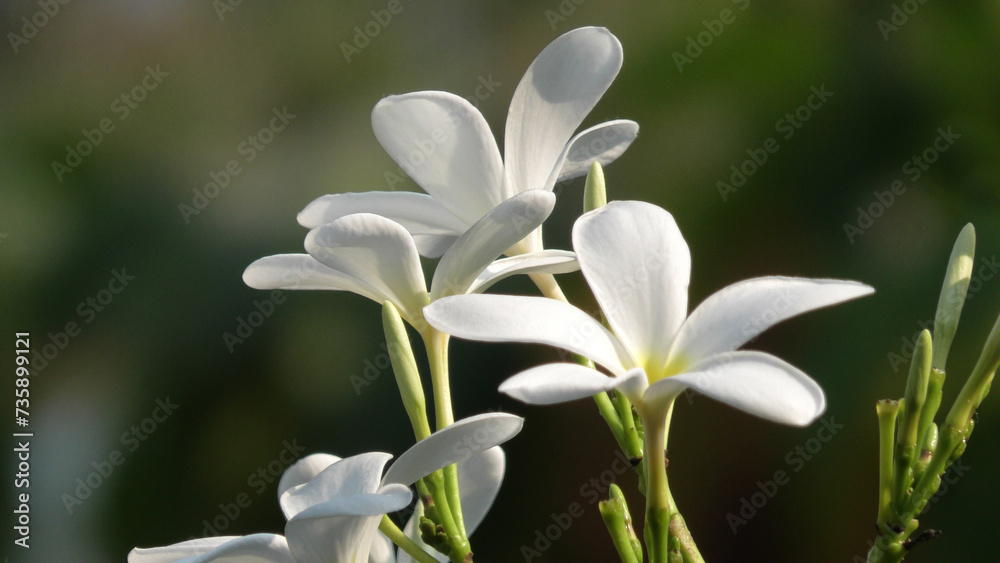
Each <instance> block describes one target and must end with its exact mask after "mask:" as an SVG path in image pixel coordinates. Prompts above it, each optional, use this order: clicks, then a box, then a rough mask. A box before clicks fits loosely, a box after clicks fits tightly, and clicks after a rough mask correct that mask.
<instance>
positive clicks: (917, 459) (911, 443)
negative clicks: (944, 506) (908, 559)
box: [868, 224, 1000, 563]
mask: <svg viewBox="0 0 1000 563" xmlns="http://www.w3.org/2000/svg"><path fill="white" fill-rule="evenodd" d="M975 248H976V234H975V230H974V229H973V228H972V225H971V224H970V225H966V226H965V228H964V229H962V232H961V233H960V234H959V235H958V240H957V241H956V242H955V247H954V249H953V250H952V253H951V258H950V260H949V262H948V270H947V272H946V274H945V279H944V284H943V286H942V288H941V297H940V299H939V300H938V308H937V313H936V314H935V317H934V335H933V337H932V336H931V333H930V332H929V331H928V330H924V331H923V332H922V333H921V334H920V336H919V338H918V340H917V343H916V347H915V349H914V352H913V359H912V361H911V364H910V373H909V378H908V379H907V383H906V393H905V395H904V397H903V398H902V399H899V400H889V399H886V400H882V401H879V402H878V404H877V405H876V411H877V413H878V419H879V509H878V521H877V524H876V526H877V528H878V533H879V536H878V539H877V541H876V542H875V545H874V546H873V547H872V549H871V551H869V553H868V561H869V563H894V562H897V561H902V560H903V557H905V555H906V553H907V552H908V551H909V550H910V549H911V548H912V547H913V546H914V545H916V544H918V543H920V542H923V541H926V540H930V539H933V538H935V537H937V536H938V535H940V531H938V530H931V529H927V530H924V531H922V532H920V533H916V534H915V532H917V530H918V528H919V527H920V522H919V521H918V520H917V518H916V517H917V516H918V515H919V514H920V513H921V512H922V511H923V510H924V508H925V507H926V506H927V502H928V501H929V500H930V499H931V498H932V497H933V496H934V495H935V494H936V493H937V492H938V488H939V487H940V486H941V477H942V475H944V473H945V471H947V470H948V467H949V466H951V464H952V463H954V462H955V461H957V460H958V459H959V458H960V457H961V456H962V454H963V453H965V448H966V445H967V444H968V441H969V437H970V436H971V435H972V430H973V428H974V427H975V420H974V419H973V416H974V415H975V412H976V409H977V408H978V407H979V405H980V403H982V401H983V399H984V398H985V397H986V394H987V393H989V390H990V384H991V383H992V381H993V375H994V373H995V372H996V370H997V368H998V367H1000V319H998V320H997V323H996V324H995V325H994V326H993V330H992V331H991V332H990V335H989V337H988V338H987V340H986V344H985V345H984V346H983V352H982V354H981V355H980V357H979V361H978V362H977V363H976V366H975V367H974V368H973V370H972V373H971V374H970V375H969V378H968V379H967V380H966V382H965V386H964V387H963V388H962V391H961V392H960V393H959V396H958V398H957V399H956V400H955V403H954V404H953V405H952V407H951V410H950V411H949V412H948V414H947V416H946V417H945V419H944V422H943V423H942V424H941V426H940V427H939V426H938V425H937V424H936V423H935V422H934V418H935V415H936V414H937V412H938V409H939V407H940V406H941V389H942V387H943V386H944V380H945V363H946V361H947V358H948V350H949V349H950V348H951V343H952V340H953V339H954V336H955V332H956V330H957V328H958V319H959V316H960V315H961V313H962V306H963V305H964V304H965V300H966V295H967V293H968V289H969V280H970V279H971V276H972V265H973V257H974V254H975ZM914 534H915V535H914Z"/></svg>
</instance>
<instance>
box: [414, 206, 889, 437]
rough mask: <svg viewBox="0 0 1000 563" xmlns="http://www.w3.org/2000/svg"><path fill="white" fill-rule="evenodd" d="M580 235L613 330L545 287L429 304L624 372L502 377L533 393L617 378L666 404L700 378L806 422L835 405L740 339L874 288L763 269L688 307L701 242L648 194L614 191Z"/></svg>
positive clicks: (641, 398) (570, 367) (641, 402)
mask: <svg viewBox="0 0 1000 563" xmlns="http://www.w3.org/2000/svg"><path fill="white" fill-rule="evenodd" d="M573 246H574V248H575V250H576V253H577V257H578V260H579V262H580V269H581V270H582V272H583V275H584V277H585V278H586V279H587V282H588V283H589V285H590V287H591V289H592V290H593V292H594V295H595V297H596V298H597V301H598V303H599V304H600V305H601V309H602V310H603V312H604V314H605V316H606V318H607V320H608V323H609V325H610V326H611V329H612V330H613V331H614V332H612V331H609V330H608V329H606V328H605V327H604V326H603V325H601V323H599V322H598V321H596V320H594V319H593V318H592V317H591V316H590V315H588V314H586V313H585V312H583V311H581V310H580V309H577V308H576V307H573V306H571V305H568V304H566V303H562V302H559V301H556V300H552V299H545V298H536V297H514V296H504V295H481V296H458V297H449V298H447V299H442V300H440V301H437V302H435V303H434V304H432V305H431V306H429V307H427V308H426V309H425V310H424V315H425V316H426V319H427V321H428V322H429V323H430V324H431V325H432V326H434V327H435V328H437V329H439V330H441V331H443V332H447V333H450V334H452V335H454V336H458V337H461V338H468V339H472V340H484V341H491V342H536V343H543V344H549V345H552V346H557V347H560V348H564V349H566V350H569V351H572V352H575V353H577V354H580V355H583V356H585V357H587V358H590V359H592V360H593V361H594V362H595V363H597V364H599V365H600V366H603V367H604V368H606V369H607V370H609V371H610V372H611V373H612V374H613V375H614V376H615V377H613V378H609V377H606V376H604V375H602V374H601V373H600V372H598V371H595V370H592V369H588V368H585V367H583V366H580V365H577V364H568V363H557V364H549V365H543V366H539V367H536V368H533V369H530V370H527V371H525V372H522V373H520V374H518V375H515V376H513V377H511V378H510V379H508V380H507V381H505V382H504V383H503V385H501V387H500V390H501V391H502V392H504V393H506V394H508V395H511V396H512V397H515V398H517V399H520V400H522V401H525V402H528V403H534V404H550V403H558V402H563V401H569V400H573V399H579V398H582V397H587V396H590V395H594V394H596V393H599V392H602V391H607V390H610V389H613V388H618V389H621V390H622V392H624V393H626V395H627V396H629V398H630V399H631V400H632V401H633V402H634V403H635V404H636V405H637V406H638V407H639V408H640V409H642V408H644V407H649V408H652V409H656V410H660V409H662V408H663V407H664V405H668V404H670V403H671V402H672V400H673V399H674V398H675V397H676V396H677V394H678V393H680V392H682V391H683V390H684V389H686V388H688V387H690V388H692V389H694V390H696V391H699V392H700V393H703V394H705V395H707V396H709V397H712V398H714V399H716V400H719V401H721V402H723V403H726V404H729V405H731V406H733V407H736V408H738V409H741V410H743V411H746V412H748V413H751V414H754V415H757V416H759V417H762V418H765V419H768V420H772V421H775V422H780V423H784V424H790V425H797V426H804V425H807V424H809V423H811V422H812V421H813V420H815V419H816V418H817V417H819V416H820V415H821V414H822V413H823V411H824V410H825V408H826V398H825V396H824V394H823V390H822V389H821V388H820V387H819V385H818V384H817V383H816V382H815V381H813V380H812V379H810V378H809V377H808V376H807V375H806V374H804V373H803V372H801V371H799V370H798V369H796V368H795V367H793V366H791V365H789V364H788V363H786V362H784V361H782V360H780V359H778V358H776V357H774V356H772V355H770V354H765V353H762V352H753V351H735V350H736V349H737V348H739V347H740V346H742V345H743V344H745V343H747V342H749V341H750V340H753V339H754V338H755V337H756V336H757V335H758V334H760V332H762V331H763V330H765V329H767V328H768V327H770V326H771V325H774V324H775V323H778V322H780V321H782V320H785V319H787V318H789V317H793V316H795V315H798V314H800V313H804V312H806V311H810V310H813V309H818V308H820V307H826V306H829V305H833V304H836V303H841V302H843V301H847V300H850V299H854V298H857V297H861V296H863V295H869V294H871V293H872V292H873V291H874V290H873V289H872V288H871V287H869V286H867V285H864V284H861V283H858V282H852V281H840V280H823V279H805V278H786V277H764V278H755V279H750V280H746V281H742V282H739V283H736V284H733V285H731V286H729V287H727V288H725V289H723V290H721V291H719V292H717V293H715V294H714V295H712V296H711V297H709V298H708V299H706V300H705V301H704V302H703V303H702V304H701V305H699V306H698V308H696V309H695V310H694V311H693V312H692V313H691V315H690V316H688V315H686V313H687V291H688V282H689V279H690V269H691V256H690V251H689V250H688V247H687V244H686V243H685V242H684V239H683V237H682V236H681V233H680V231H679V229H678V228H677V224H676V223H675V222H674V219H673V217H672V216H671V215H670V214H669V213H667V212H666V211H664V210H663V209H661V208H659V207H656V206H654V205H651V204H648V203H643V202H634V201H626V202H613V203H610V204H608V205H607V206H606V207H603V208H601V209H598V210H596V211H593V212H591V213H588V214H586V215H584V216H583V217H581V218H580V219H579V220H578V221H577V222H576V225H575V226H574V228H573Z"/></svg>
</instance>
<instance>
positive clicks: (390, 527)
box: [378, 516, 438, 563]
mask: <svg viewBox="0 0 1000 563" xmlns="http://www.w3.org/2000/svg"><path fill="white" fill-rule="evenodd" d="M378 529H379V531H380V532H382V533H383V534H385V537H387V538H389V540H390V541H392V543H394V544H396V545H398V546H399V547H400V549H402V550H403V551H405V552H406V553H407V554H409V556H410V557H412V558H413V559H414V560H415V561H419V562H420V563H438V560H437V559H434V557H432V556H431V554H429V553H427V552H426V551H424V550H423V548H421V547H420V546H419V545H417V542H415V541H413V540H411V539H410V538H409V537H408V536H407V535H406V534H404V533H403V531H402V530H400V529H399V526H397V525H396V524H395V523H394V522H393V521H392V520H390V519H389V517H388V516H382V521H381V522H380V523H379V525H378Z"/></svg>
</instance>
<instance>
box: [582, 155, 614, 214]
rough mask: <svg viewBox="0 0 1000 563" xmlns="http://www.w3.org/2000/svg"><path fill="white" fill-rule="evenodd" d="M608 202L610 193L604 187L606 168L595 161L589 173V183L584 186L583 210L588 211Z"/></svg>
mask: <svg viewBox="0 0 1000 563" xmlns="http://www.w3.org/2000/svg"><path fill="white" fill-rule="evenodd" d="M607 204H608V193H607V190H606V189H605V187H604V169H603V168H601V164H600V163H599V162H597V161H594V163H593V164H591V165H590V172H588V173H587V183H586V185H585V186H584V188H583V212H584V213H588V212H590V211H593V210H595V209H598V208H601V207H604V206H605V205H607Z"/></svg>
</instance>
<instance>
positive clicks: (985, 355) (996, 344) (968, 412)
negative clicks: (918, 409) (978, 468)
mask: <svg viewBox="0 0 1000 563" xmlns="http://www.w3.org/2000/svg"><path fill="white" fill-rule="evenodd" d="M998 367H1000V318H998V319H997V322H996V323H995V324H994V325H993V330H991V331H990V335H989V336H988V337H987V338H986V344H985V345H984V346H983V352H982V354H981V355H980V356H979V361H978V362H976V367H974V368H972V374H971V375H969V379H968V380H967V381H966V382H965V385H964V386H963V387H962V391H961V392H960V393H959V394H958V398H957V399H955V403H954V404H953V405H952V406H951V411H949V412H948V417H947V419H945V421H946V422H947V423H948V424H950V425H951V426H953V427H954V428H955V429H956V430H958V431H960V432H964V431H965V429H966V428H968V427H969V421H970V420H971V419H972V413H973V412H975V410H976V408H977V407H979V404H980V403H981V402H982V401H983V399H984V398H985V397H986V392H987V391H988V390H989V388H990V385H991V384H992V383H993V374H995V373H996V371H997V368H998Z"/></svg>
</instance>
